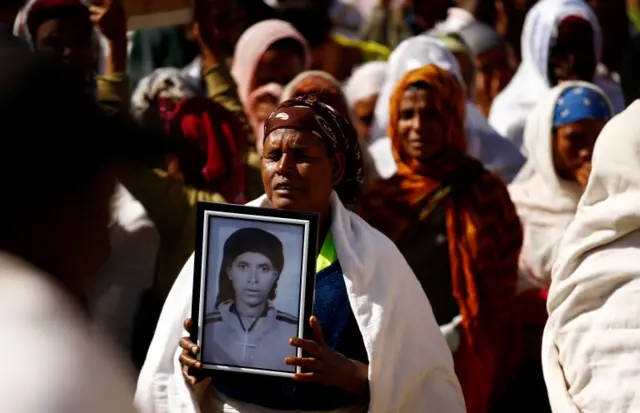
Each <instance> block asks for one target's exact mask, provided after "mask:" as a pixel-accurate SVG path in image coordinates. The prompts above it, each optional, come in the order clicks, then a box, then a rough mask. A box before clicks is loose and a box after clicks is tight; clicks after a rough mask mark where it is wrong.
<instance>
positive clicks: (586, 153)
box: [578, 148, 591, 161]
mask: <svg viewBox="0 0 640 413" xmlns="http://www.w3.org/2000/svg"><path fill="white" fill-rule="evenodd" d="M578 156H580V159H582V160H584V161H589V160H591V150H590V149H588V148H582V149H581V150H580V152H578Z"/></svg>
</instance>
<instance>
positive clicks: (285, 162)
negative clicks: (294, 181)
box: [276, 153, 295, 174]
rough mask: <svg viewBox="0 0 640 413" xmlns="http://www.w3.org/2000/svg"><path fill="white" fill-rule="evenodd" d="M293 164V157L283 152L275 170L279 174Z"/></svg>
mask: <svg viewBox="0 0 640 413" xmlns="http://www.w3.org/2000/svg"><path fill="white" fill-rule="evenodd" d="M294 164H295V162H293V158H291V155H289V154H287V153H284V154H282V156H281V157H280V161H279V162H278V165H277V168H276V172H278V173H279V174H283V173H284V172H286V171H287V170H288V169H290V168H291V167H292V165H294Z"/></svg>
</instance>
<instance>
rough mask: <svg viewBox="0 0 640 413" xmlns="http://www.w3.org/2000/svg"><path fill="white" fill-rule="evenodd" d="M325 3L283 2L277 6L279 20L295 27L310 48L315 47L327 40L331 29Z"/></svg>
mask: <svg viewBox="0 0 640 413" xmlns="http://www.w3.org/2000/svg"><path fill="white" fill-rule="evenodd" d="M327 3H328V2H322V1H317V0H285V1H281V2H280V3H279V4H278V7H277V10H278V14H279V16H280V19H282V20H284V21H286V22H288V23H290V24H291V25H292V26H293V27H295V28H296V30H297V31H299V32H300V34H302V36H303V37H304V38H305V39H306V40H307V42H308V43H309V46H310V47H317V46H320V45H322V44H323V43H324V42H325V41H326V40H327V37H329V35H330V34H331V29H332V27H333V24H332V23H331V18H330V15H329V11H330V6H329V5H328V4H327Z"/></svg>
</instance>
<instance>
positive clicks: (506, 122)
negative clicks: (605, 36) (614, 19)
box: [489, 0, 601, 148]
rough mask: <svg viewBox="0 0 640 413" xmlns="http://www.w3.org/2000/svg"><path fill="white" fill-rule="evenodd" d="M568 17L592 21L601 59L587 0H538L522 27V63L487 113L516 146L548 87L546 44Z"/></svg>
mask: <svg viewBox="0 0 640 413" xmlns="http://www.w3.org/2000/svg"><path fill="white" fill-rule="evenodd" d="M568 16H580V17H582V18H584V19H586V20H587V21H589V23H591V27H592V28H593V34H594V36H593V39H594V48H595V52H596V57H597V59H598V60H600V51H601V40H600V25H599V24H598V19H597V18H596V16H595V15H594V14H593V11H592V10H591V7H589V5H588V4H587V2H586V1H584V0H540V1H539V2H538V3H537V4H536V5H535V6H534V7H533V8H532V9H531V10H530V11H529V13H528V14H527V18H526V20H525V23H524V28H523V29H522V40H521V43H522V44H521V47H522V62H521V63H520V67H519V68H518V71H517V72H516V74H515V76H514V77H513V79H511V82H510V83H509V84H508V85H507V87H506V88H505V89H504V90H503V91H502V92H501V93H500V94H499V95H498V96H497V97H496V99H495V100H494V101H493V105H492V106H491V112H490V113H489V123H490V124H491V126H493V128H494V129H495V130H496V131H498V132H499V133H500V134H501V135H502V136H504V137H506V138H507V139H509V140H510V141H512V142H513V143H514V145H516V146H517V147H518V148H521V147H522V139H523V134H524V126H525V122H526V120H527V116H528V115H529V113H530V112H531V111H532V110H533V107H534V106H535V104H536V102H538V100H540V98H542V96H544V95H545V93H546V92H547V91H548V90H549V89H550V88H551V86H550V85H551V82H550V81H549V78H548V74H547V71H548V70H547V63H548V60H549V45H550V42H551V38H552V37H553V35H554V34H555V32H556V30H557V25H558V23H559V22H560V21H561V20H562V19H564V18H565V17H568Z"/></svg>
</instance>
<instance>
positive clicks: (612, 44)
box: [589, 0, 631, 72]
mask: <svg viewBox="0 0 640 413" xmlns="http://www.w3.org/2000/svg"><path fill="white" fill-rule="evenodd" d="M589 5H590V6H591V8H592V9H593V12H594V13H595V14H596V16H597V17H598V22H599V23H600V28H601V30H602V59H601V62H602V63H603V64H604V65H605V66H606V67H607V69H608V70H609V71H610V72H616V71H617V70H618V68H619V66H620V62H621V61H622V57H623V56H624V54H625V52H626V50H627V46H628V44H629V42H630V41H631V35H630V33H629V18H628V17H627V2H626V1H625V0H589Z"/></svg>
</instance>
